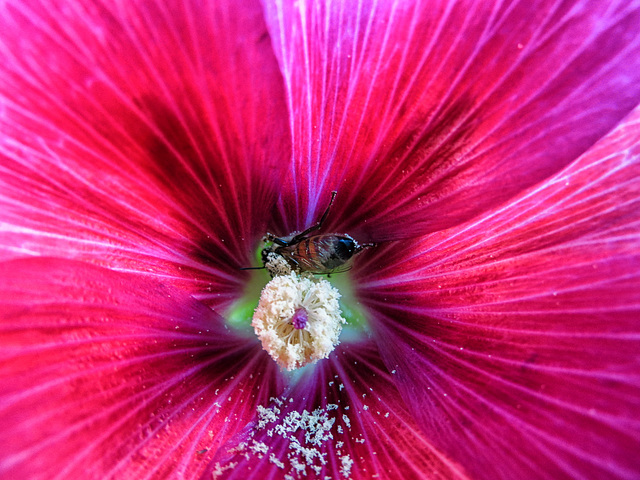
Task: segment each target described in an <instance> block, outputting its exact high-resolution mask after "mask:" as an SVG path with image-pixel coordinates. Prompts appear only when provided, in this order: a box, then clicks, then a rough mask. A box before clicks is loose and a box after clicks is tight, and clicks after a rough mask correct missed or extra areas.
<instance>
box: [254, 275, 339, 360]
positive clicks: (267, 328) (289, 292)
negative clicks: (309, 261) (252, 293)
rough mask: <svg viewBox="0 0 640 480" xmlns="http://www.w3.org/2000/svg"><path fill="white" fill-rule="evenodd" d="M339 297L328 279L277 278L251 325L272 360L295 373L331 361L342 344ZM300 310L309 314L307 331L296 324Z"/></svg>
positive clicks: (261, 297)
mask: <svg viewBox="0 0 640 480" xmlns="http://www.w3.org/2000/svg"><path fill="white" fill-rule="evenodd" d="M339 298H340V292H338V290H337V289H336V288H334V287H333V286H332V285H331V284H330V283H329V282H328V281H327V280H325V279H319V278H314V277H313V276H311V275H304V274H303V275H299V274H298V273H296V272H290V273H289V274H288V275H277V276H275V277H274V278H273V279H272V280H271V281H270V282H269V283H268V284H267V285H266V286H265V287H264V289H263V290H262V294H261V295H260V302H259V304H258V308H256V311H255V313H254V315H253V321H252V322H251V325H252V326H253V328H254V330H255V332H256V335H257V336H258V338H259V339H260V341H261V342H262V348H264V349H265V350H266V351H267V352H268V353H269V355H271V358H273V359H274V360H275V361H276V362H277V363H278V365H280V366H281V367H282V368H286V369H287V370H295V369H297V368H300V367H303V366H305V365H307V364H309V363H313V362H316V361H318V360H320V359H323V358H327V357H328V356H329V354H330V353H331V352H332V351H333V349H334V348H335V347H336V345H338V344H339V343H340V342H339V341H338V337H339V336H340V332H341V331H342V324H343V323H346V322H345V319H344V318H342V313H341V311H340V304H339V303H338V299H339ZM300 309H304V311H305V312H306V317H307V321H306V325H305V326H304V328H296V325H294V323H295V322H294V321H293V320H294V315H296V312H297V311H298V310H300ZM299 314H300V312H298V314H297V315H298V316H300V315H299ZM298 326H299V325H298Z"/></svg>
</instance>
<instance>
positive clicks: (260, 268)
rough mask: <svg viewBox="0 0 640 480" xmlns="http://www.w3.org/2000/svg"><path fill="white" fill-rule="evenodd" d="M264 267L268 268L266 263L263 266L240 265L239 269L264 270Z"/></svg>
mask: <svg viewBox="0 0 640 480" xmlns="http://www.w3.org/2000/svg"><path fill="white" fill-rule="evenodd" d="M263 268H267V267H265V266H264V265H263V266H262V267H240V268H239V270H262V269H263Z"/></svg>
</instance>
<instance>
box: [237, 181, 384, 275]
mask: <svg viewBox="0 0 640 480" xmlns="http://www.w3.org/2000/svg"><path fill="white" fill-rule="evenodd" d="M337 193H338V192H336V191H333V192H331V200H330V201H329V205H328V206H327V208H326V210H325V211H324V213H323V214H322V217H321V218H320V221H319V222H318V223H316V224H315V225H313V226H311V227H309V228H307V229H306V230H304V231H302V232H300V233H295V232H294V233H291V234H289V235H287V236H285V237H276V236H275V235H273V234H271V233H267V234H266V235H265V237H264V239H265V241H267V242H272V245H271V246H269V247H267V248H264V249H263V250H262V263H263V264H264V266H263V267H253V268H265V267H266V265H267V263H268V262H269V261H270V258H272V257H273V255H274V254H275V255H279V256H281V257H282V258H284V259H285V260H286V262H287V263H288V264H289V266H290V267H291V268H292V269H293V270H295V271H297V272H310V273H315V274H326V275H330V274H332V273H340V272H344V271H347V270H349V269H350V268H351V267H350V266H349V265H348V262H349V261H350V260H351V259H352V258H353V257H354V256H355V255H357V254H358V253H360V252H361V251H363V250H364V249H366V248H370V247H374V246H375V244H373V243H365V244H363V245H359V244H358V242H356V241H355V239H354V238H353V237H351V236H350V235H347V234H340V233H325V234H320V235H310V234H311V233H313V232H316V231H318V230H320V229H321V228H322V225H323V223H324V221H325V220H326V218H327V215H329V210H331V205H333V200H334V198H335V197H336V194H337ZM250 268H251V267H250Z"/></svg>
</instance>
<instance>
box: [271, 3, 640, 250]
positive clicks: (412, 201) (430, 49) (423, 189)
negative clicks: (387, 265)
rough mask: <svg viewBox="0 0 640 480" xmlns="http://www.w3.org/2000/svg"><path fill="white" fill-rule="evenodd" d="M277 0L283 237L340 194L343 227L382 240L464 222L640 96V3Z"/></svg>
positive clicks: (558, 161) (593, 135)
mask: <svg viewBox="0 0 640 480" xmlns="http://www.w3.org/2000/svg"><path fill="white" fill-rule="evenodd" d="M264 3H265V10H266V18H267V24H268V27H269V31H270V32H271V36H272V38H273V39H274V49H275V51H276V55H277V56H278V60H279V62H280V67H281V69H282V71H283V74H284V77H285V83H286V89H287V94H288V99H289V108H290V110H291V115H290V119H291V120H290V121H291V131H292V136H293V149H294V151H293V155H294V168H293V170H292V172H291V174H290V176H289V180H288V181H287V183H286V185H285V189H284V190H283V196H282V197H281V205H280V208H281V215H282V217H283V220H282V223H283V226H282V229H283V230H285V231H287V230H288V231H291V230H292V229H294V228H300V227H302V226H303V225H308V224H310V223H311V222H313V221H314V220H315V219H316V218H317V216H318V210H321V209H322V208H324V205H325V204H326V201H327V200H326V199H327V198H328V197H329V191H330V190H334V189H335V190H338V191H339V195H338V198H337V200H336V203H337V205H336V208H335V209H336V212H334V213H333V214H332V220H331V222H329V223H331V224H333V225H335V226H334V227H333V229H334V230H335V229H336V228H339V229H340V230H344V231H349V233H354V234H358V235H359V236H362V237H363V238H367V237H369V238H371V239H372V240H374V241H382V240H393V239H401V238H408V237H413V236H417V235H422V234H425V233H429V232H433V231H436V230H440V229H443V228H447V227H450V226H452V225H456V224H458V223H460V222H462V221H463V220H467V219H469V218H472V217H474V216H476V215H478V214H480V213H481V212H483V211H486V210H487V209H489V208H492V207H495V206H496V205H499V204H501V203H502V202H504V201H505V200H507V199H509V198H510V197H512V196H513V195H514V194H517V193H519V192H521V191H522V190H523V189H524V188H525V187H528V186H531V185H533V184H535V183H537V182H538V181H540V180H542V179H545V178H547V177H549V176H550V175H551V174H553V173H555V172H557V171H559V170H560V169H561V168H562V167H564V166H566V165H567V164H568V163H569V162H571V161H573V160H575V159H576V158H577V157H578V156H579V155H580V154H581V153H583V152H584V151H585V150H586V149H587V148H588V147H590V146H591V145H592V144H593V143H594V142H595V141H596V140H598V139H600V138H601V137H602V136H603V135H604V134H605V133H606V132H608V131H610V130H611V129H612V128H613V127H614V126H615V125H616V124H617V123H618V121H620V119H621V118H623V117H624V116H625V115H626V114H627V113H628V112H629V111H631V110H632V109H633V107H635V106H636V105H637V104H638V102H639V101H640V36H638V35H637V32H638V29H639V28H640V12H639V11H638V10H639V7H638V2H628V1H626V0H624V1H622V0H620V1H606V2H602V1H599V0H596V1H584V0H572V1H568V2H560V1H558V0H543V1H538V2H527V1H517V2H465V1H459V2H453V1H446V0H442V1H435V2H433V1H430V2H419V1H402V2H399V1H398V2H376V1H374V0H364V1H356V0H353V1H348V2H328V1H326V2H325V1H322V2H316V1H314V2H310V1H296V2H292V1H278V2H272V1H270V0H264ZM360 231H362V233H361V232H360ZM283 233H286V232H283Z"/></svg>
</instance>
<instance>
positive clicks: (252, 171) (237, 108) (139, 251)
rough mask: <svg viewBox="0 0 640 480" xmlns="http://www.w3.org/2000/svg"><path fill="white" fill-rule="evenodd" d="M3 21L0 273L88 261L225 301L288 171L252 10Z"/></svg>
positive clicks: (164, 6)
mask: <svg viewBox="0 0 640 480" xmlns="http://www.w3.org/2000/svg"><path fill="white" fill-rule="evenodd" d="M0 8H1V9H2V14H1V15H0V19H1V20H0V30H1V31H2V36H1V37H0V52H1V53H2V57H3V58H4V62H3V65H4V66H3V68H2V70H1V71H0V102H2V104H3V114H2V118H1V119H0V130H1V132H2V135H1V136H0V138H1V141H0V192H1V193H0V222H2V223H0V232H1V235H2V238H0V241H1V243H2V246H1V247H0V255H2V258H5V259H6V258H13V257H16V256H23V255H25V254H26V255H30V254H42V255H51V256H60V257H67V258H75V259H82V260H88V261H91V262H95V263H99V264H102V265H105V266H109V267H112V268H119V269H126V270H135V271H144V272H147V273H150V274H154V275H158V276H162V277H163V281H164V282H167V281H172V282H173V283H174V284H176V285H183V284H185V283H186V284H189V285H188V286H189V288H190V290H191V291H193V290H194V289H198V290H199V291H200V295H201V297H206V300H207V301H208V303H211V304H214V305H219V304H220V302H225V301H228V300H229V295H230V294H231V293H232V291H234V289H235V290H237V289H238V288H239V285H240V284H239V279H238V278H237V277H238V275H237V269H238V267H239V266H242V265H247V264H249V263H250V262H251V260H252V258H249V256H250V254H251V252H252V251H253V248H254V245H253V242H255V239H256V238H257V237H259V236H260V235H262V234H263V233H264V231H265V224H266V218H267V216H266V215H265V212H266V211H268V207H269V205H273V204H274V203H275V201H276V197H277V189H278V188H279V184H280V180H281V179H280V177H281V173H282V172H285V170H286V168H287V166H288V161H289V158H290V156H291V155H290V137H289V132H288V125H287V115H288V113H287V109H286V103H285V95H284V88H283V82H282V77H281V74H280V72H279V68H278V65H277V62H276V60H275V57H274V55H273V51H272V49H271V44H270V39H269V36H268V33H267V31H266V26H265V24H264V19H263V16H262V10H261V7H260V5H259V4H258V3H257V1H249V2H242V3H241V4H238V3H237V2H234V1H231V0H229V1H216V2H206V3H205V4H204V5H202V4H201V2H193V1H187V2H182V1H170V2H161V3H153V2H151V3H150V2H144V1H137V0H136V1H133V2H124V3H118V4H115V3H110V4H103V2H95V1H92V0H87V1H82V2H73V3H72V4H66V3H65V4H64V5H63V4H61V3H60V2H51V1H48V0H29V1H23V0H15V1H13V0H10V1H8V2H3V4H2V7H0ZM212 286H213V287H214V288H213V290H214V291H215V292H216V294H215V295H214V294H211V293H209V291H210V290H211V289H212Z"/></svg>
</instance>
